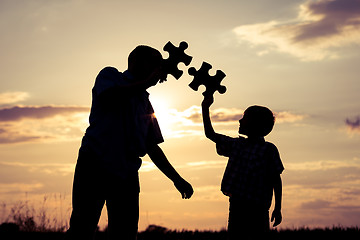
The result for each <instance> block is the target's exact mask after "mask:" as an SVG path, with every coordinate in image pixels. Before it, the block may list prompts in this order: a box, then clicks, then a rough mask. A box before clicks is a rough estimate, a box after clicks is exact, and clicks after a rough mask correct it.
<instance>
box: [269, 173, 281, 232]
mask: <svg viewBox="0 0 360 240" xmlns="http://www.w3.org/2000/svg"><path fill="white" fill-rule="evenodd" d="M274 195H275V208H274V211H273V213H272V215H271V221H274V220H275V222H274V225H273V226H274V227H276V226H277V225H279V224H280V223H281V221H282V215H281V200H282V181H281V176H280V174H279V175H277V176H276V177H275V179H274Z"/></svg>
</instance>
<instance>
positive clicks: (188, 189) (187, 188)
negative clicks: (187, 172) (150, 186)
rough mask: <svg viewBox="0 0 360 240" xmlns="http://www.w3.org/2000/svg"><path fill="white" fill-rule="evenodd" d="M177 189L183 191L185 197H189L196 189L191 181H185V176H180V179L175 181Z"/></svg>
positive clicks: (182, 194)
mask: <svg viewBox="0 0 360 240" xmlns="http://www.w3.org/2000/svg"><path fill="white" fill-rule="evenodd" d="M174 185H175V187H176V189H177V190H178V191H179V192H180V193H181V197H182V198H183V199H189V198H191V196H192V195H193V193H194V190H193V188H192V186H191V184H190V183H188V182H187V181H185V180H184V179H183V178H180V179H179V180H178V181H176V182H174Z"/></svg>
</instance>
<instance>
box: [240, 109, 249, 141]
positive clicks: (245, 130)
mask: <svg viewBox="0 0 360 240" xmlns="http://www.w3.org/2000/svg"><path fill="white" fill-rule="evenodd" d="M249 120H250V119H249V118H248V117H247V115H246V114H244V115H243V117H242V118H241V119H240V120H239V124H240V125H239V134H242V135H246V136H249V133H250V132H251V131H249V130H250V129H249V128H250V126H249V125H250V121H249Z"/></svg>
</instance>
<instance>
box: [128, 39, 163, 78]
mask: <svg viewBox="0 0 360 240" xmlns="http://www.w3.org/2000/svg"><path fill="white" fill-rule="evenodd" d="M162 60H163V58H162V56H161V53H160V52H159V51H158V50H156V49H155V48H152V47H149V46H145V45H139V46H137V47H136V48H135V49H134V50H133V51H132V52H131V53H130V54H129V57H128V70H129V71H130V72H131V73H132V74H133V75H134V76H135V77H136V78H139V79H143V78H146V77H148V76H149V75H150V74H151V73H152V72H153V71H154V70H155V69H156V68H158V67H160V66H161V63H162Z"/></svg>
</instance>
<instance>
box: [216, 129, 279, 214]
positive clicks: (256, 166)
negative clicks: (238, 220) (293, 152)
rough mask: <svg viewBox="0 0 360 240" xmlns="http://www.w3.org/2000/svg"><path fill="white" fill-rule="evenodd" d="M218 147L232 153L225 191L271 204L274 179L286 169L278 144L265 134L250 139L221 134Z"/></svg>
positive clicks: (265, 205)
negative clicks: (271, 141)
mask: <svg viewBox="0 0 360 240" xmlns="http://www.w3.org/2000/svg"><path fill="white" fill-rule="evenodd" d="M216 150H217V152H218V154H220V155H222V156H226V157H229V161H228V163H227V166H226V169H225V173H224V177H223V179H222V183H221V191H222V192H223V193H224V194H225V195H227V196H229V197H232V198H236V199H239V200H247V201H251V202H253V203H257V204H259V205H261V206H264V207H266V208H270V205H271V200H272V194H273V181H272V179H273V177H274V176H276V175H279V174H281V173H282V171H283V170H284V166H283V164H282V162H281V159H280V155H279V152H278V150H277V148H276V146H275V145H274V144H272V143H270V142H265V140H264V138H259V139H256V140H249V139H246V138H243V137H239V138H231V137H228V136H224V135H221V136H220V137H219V140H218V141H217V142H216Z"/></svg>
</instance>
